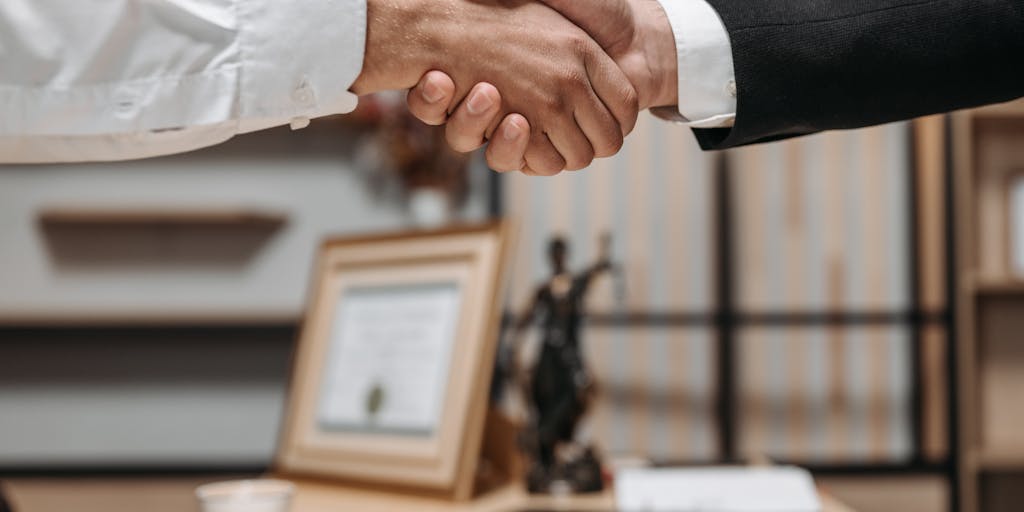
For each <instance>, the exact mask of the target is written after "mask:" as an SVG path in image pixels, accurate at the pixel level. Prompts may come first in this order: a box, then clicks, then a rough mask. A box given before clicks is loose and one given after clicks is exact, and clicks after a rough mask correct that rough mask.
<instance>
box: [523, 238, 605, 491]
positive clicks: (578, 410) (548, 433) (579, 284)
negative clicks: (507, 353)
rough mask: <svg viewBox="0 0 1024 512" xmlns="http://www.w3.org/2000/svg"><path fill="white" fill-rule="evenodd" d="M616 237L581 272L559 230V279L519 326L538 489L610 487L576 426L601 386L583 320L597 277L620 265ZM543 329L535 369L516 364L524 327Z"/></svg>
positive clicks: (555, 260)
mask: <svg viewBox="0 0 1024 512" xmlns="http://www.w3.org/2000/svg"><path fill="white" fill-rule="evenodd" d="M610 249H611V237H610V236H609V235H604V236H603V237H602V238H601V247H600V251H599V255H598V258H597V262H596V263H594V264H593V265H592V266H591V267H590V268H589V269H587V270H586V271H584V272H582V273H580V274H577V275H573V274H572V273H570V271H569V270H568V269H567V268H566V258H567V256H568V251H569V247H568V244H567V243H566V241H565V240H564V239H563V238H560V237H555V238H553V239H552V240H551V242H550V244H549V246H548V256H549V258H550V262H551V270H552V272H551V278H550V279H548V280H547V281H546V282H544V283H543V284H541V285H540V286H539V287H538V288H537V291H536V293H535V294H534V295H533V299H532V302H531V303H530V305H529V307H528V308H527V310H526V311H525V312H524V314H523V315H522V316H520V317H519V320H518V322H517V324H516V326H515V330H514V334H513V339H512V344H511V347H510V349H511V362H512V365H513V370H512V371H511V372H510V375H511V376H512V377H513V378H516V379H518V381H519V384H520V388H521V389H522V390H523V394H524V395H525V401H526V402H527V403H528V407H529V421H528V424H527V428H526V429H525V431H524V433H523V436H522V443H523V447H524V449H525V451H526V454H527V457H528V459H529V462H528V463H529V473H528V474H527V487H528V488H529V490H530V492H537V493H545V492H558V491H559V489H563V490H568V491H570V492H596V491H600V490H601V489H602V488H603V479H602V474H601V462H600V460H599V459H598V456H597V454H596V453H595V451H594V449H593V448H592V447H585V446H582V445H581V444H579V443H577V442H575V434H576V429H577V427H578V425H579V423H580V420H581V419H582V418H583V417H584V415H585V414H586V412H587V409H588V407H589V405H590V402H591V399H592V397H593V395H594V392H595V387H594V381H593V379H592V378H591V375H590V373H589V372H588V371H587V367H586V363H585V362H584V360H583V347H582V344H581V341H582V340H581V339H580V324H581V321H582V319H583V316H584V299H585V298H586V294H587V290H588V289H589V287H590V284H591V283H592V282H593V280H594V278H595V277H597V276H598V275H600V274H602V273H605V272H608V271H610V270H612V268H613V266H612V264H611V260H610V256H609V252H610ZM535 322H536V323H537V324H538V325H539V327H540V328H541V330H542V334H541V348H540V355H539V356H538V359H537V362H536V364H535V365H534V367H533V370H532V371H531V372H529V374H526V373H523V372H519V371H517V369H516V362H517V361H518V359H519V358H518V352H519V347H520V345H521V343H520V342H521V340H522V338H523V336H522V334H523V333H524V331H525V330H526V329H527V328H528V327H530V326H531V325H533V324H534V323H535Z"/></svg>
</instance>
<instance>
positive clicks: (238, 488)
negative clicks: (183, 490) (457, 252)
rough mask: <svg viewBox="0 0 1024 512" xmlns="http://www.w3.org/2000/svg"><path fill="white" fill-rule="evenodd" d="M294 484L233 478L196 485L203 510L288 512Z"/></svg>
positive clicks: (208, 511) (217, 511) (282, 481)
mask: <svg viewBox="0 0 1024 512" xmlns="http://www.w3.org/2000/svg"><path fill="white" fill-rule="evenodd" d="M293 494H295V484H292V483H291V482H286V481H284V480H269V479H268V480H234V481H230V482H218V483H214V484H206V485H200V486H199V487H197V488H196V497H197V498H199V506H200V508H201V509H202V511H203V512H288V508H289V507H290V506H291V502H292V495H293Z"/></svg>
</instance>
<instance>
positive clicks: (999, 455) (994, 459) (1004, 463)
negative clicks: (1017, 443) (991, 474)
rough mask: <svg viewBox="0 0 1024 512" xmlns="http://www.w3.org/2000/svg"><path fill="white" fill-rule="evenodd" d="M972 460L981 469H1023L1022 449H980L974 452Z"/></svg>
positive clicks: (1023, 456) (1023, 453) (1023, 454)
mask: <svg viewBox="0 0 1024 512" xmlns="http://www.w3.org/2000/svg"><path fill="white" fill-rule="evenodd" d="M973 460H974V465H975V466H976V467H977V469H978V470H981V471H1021V470H1024V449H1021V448H1020V447H1013V448H1011V449H1007V450H1002V449H996V448H986V449H981V450H977V451H976V452H975V453H974V456H973Z"/></svg>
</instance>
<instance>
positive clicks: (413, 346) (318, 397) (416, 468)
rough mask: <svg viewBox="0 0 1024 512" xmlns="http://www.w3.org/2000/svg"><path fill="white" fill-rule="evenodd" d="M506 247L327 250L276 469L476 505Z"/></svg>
mask: <svg viewBox="0 0 1024 512" xmlns="http://www.w3.org/2000/svg"><path fill="white" fill-rule="evenodd" d="M505 237H506V229H505V227H504V226H503V225H501V224H492V225H487V226H481V227H473V228H462V229H457V230H447V231H441V232H430V233H426V232H424V233H413V234H405V235H393V236H382V237H370V238H353V239H337V240H330V241H327V242H325V243H324V245H323V247H322V248H321V250H320V255H319V259H318V262H317V266H316V270H315V278H314V286H313V292H312V297H311V299H310V303H309V307H308V310H307V313H306V319H305V322H304V325H303V330H302V334H301V336H300V339H299V342H298V346H297V349H296V353H295V361H294V368H293V376H292V386H291V390H290V397H289V406H288V412H287V415H286V419H285V428H284V431H283V434H282V440H281V446H280V448H279V450H278V457H277V460H276V470H277V471H278V472H280V473H283V474H285V475H305V476H312V477H320V478H333V479H341V480H349V481H357V482H366V483H374V484H384V485H389V486H401V487H410V488H416V489H419V490H421V491H424V492H428V493H432V494H438V495H443V496H449V497H453V498H457V499H461V498H468V497H469V496H470V495H471V493H472V489H473V477H474V474H475V471H476V462H477V460H478V457H479V450H480V446H481V440H482V436H483V429H484V421H485V416H486V412H487V394H488V389H489V382H490V378H491V369H492V366H493V358H494V353H495V348H496V344H497V339H498V323H499V317H500V307H499V304H498V302H497V300H498V296H499V292H500V285H501V280H500V277H501V276H502V274H503V264H504V253H505V250H504V245H505Z"/></svg>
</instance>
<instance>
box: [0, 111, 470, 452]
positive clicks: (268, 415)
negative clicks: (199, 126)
mask: <svg viewBox="0 0 1024 512" xmlns="http://www.w3.org/2000/svg"><path fill="white" fill-rule="evenodd" d="M358 149H359V142H358V141H357V138H356V132H355V131H354V130H353V129H352V128H350V127H346V126H344V125H343V124H341V123H339V122H338V121H336V120H328V121H324V122H321V123H314V125H313V126H312V127H310V128H308V129H306V130H302V131H299V132H291V131H290V130H287V129H282V130H271V131H267V132H263V133H257V134H252V135H248V136H244V137H239V138H236V139H235V140H233V141H230V142H228V143H226V144H223V145H221V146H217V147H215V148H212V149H208V150H204V151H199V152H195V153H191V154H187V155H181V156H176V157H170V158H160V159H153V160H146V161H139V162H127V163H119V164H90V165H75V166H6V167H4V166H0V262H2V265H0V468H32V467H37V468H47V467H103V466H122V467H143V466H145V467H166V466H238V465H251V464H264V463H266V462H268V461H269V458H270V456H271V454H272V452H273V448H274V443H275V438H276V433H277V428H278V423H279V420H280V413H281V409H282V402H283V394H284V389H285V385H286V380H287V372H288V364H289V357H290V352H291V347H292V342H293V333H292V330H291V326H292V325H294V323H295V322H296V321H297V320H298V319H299V317H300V314H301V310H302V306H303V303H304V300H305V293H306V286H307V282H308V280H309V269H310V267H311V264H312V261H313V257H314V252H315V249H316V247H317V245H318V243H319V241H320V240H321V239H322V238H323V237H325V236H329V235H338V234H345V233H356V232H367V231H379V230H394V229H402V228H405V227H407V226H408V225H409V220H410V219H409V215H408V213H407V212H406V211H405V210H404V207H403V204H402V202H401V201H400V200H398V199H395V198H389V197H384V196H381V195H377V194H375V193H374V188H373V186H372V184H371V179H370V175H369V174H370V173H369V172H368V171H366V170H365V169H362V168H361V166H360V165H359V164H358V160H357V159H355V158H354V157H353V156H352V155H354V154H357V153H358V151H357V150H358ZM487 177H488V171H486V169H484V168H482V166H481V164H480V163H479V162H476V164H475V166H474V172H473V183H474V185H473V193H472V194H471V197H470V199H469V201H468V204H467V206H466V208H465V210H464V211H463V212H462V215H463V217H464V218H466V219H470V220H472V219H481V218H483V217H484V216H485V214H486V211H487V185H486V181H487ZM78 205H86V206H97V205H106V206H114V207H133V208H145V207H149V206H154V205H156V206H160V207H174V208H181V207H190V206H191V207H199V208H208V207H219V206H229V207H244V208H258V209H273V210H276V211H281V212H284V213H285V214H286V215H287V217H288V221H287V223H285V224H284V225H283V226H281V227H280V228H278V229H276V230H272V231H271V232H268V233H262V234H258V235H252V234H246V233H239V232H231V230H230V229H228V231H227V232H220V233H210V232H209V231H204V230H203V229H198V230H197V229H193V228H189V227H174V228H166V229H160V230H148V231H147V230H137V229H135V228H110V229H107V228H88V227H86V228H67V229H62V230H61V231H59V232H54V231H53V230H51V229H44V227H43V226H41V225H40V223H39V221H38V216H39V213H40V211H42V210H43V209H45V208H49V207H55V206H57V207H66V206H78ZM68 230H70V232H69V231H68ZM76 230H80V231H76ZM161 318H163V319H173V321H172V320H160V321H159V322H158V323H157V324H155V326H154V327H152V328H149V327H147V328H126V327H130V326H132V325H138V324H140V323H147V324H150V325H152V322H153V320H154V319H158V320H159V319H161ZM171 323H173V324H176V325H169V324H171ZM219 323H228V324H235V325H237V324H239V323H243V324H246V325H251V326H257V327H258V326H260V325H262V326H264V327H266V328H241V329H236V328H201V329H195V328H183V327H182V326H187V325H193V326H194V325H196V324H201V325H210V324H213V325H216V324H219ZM54 324H64V325H67V326H69V327H67V328H63V329H54V328H52V325H54ZM26 325H44V326H46V325H48V326H51V327H48V328H44V329H35V328H15V327H17V326H26ZM82 326H84V327H82ZM273 326H277V327H273ZM282 326H283V327H282ZM168 327H173V328H168Z"/></svg>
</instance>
